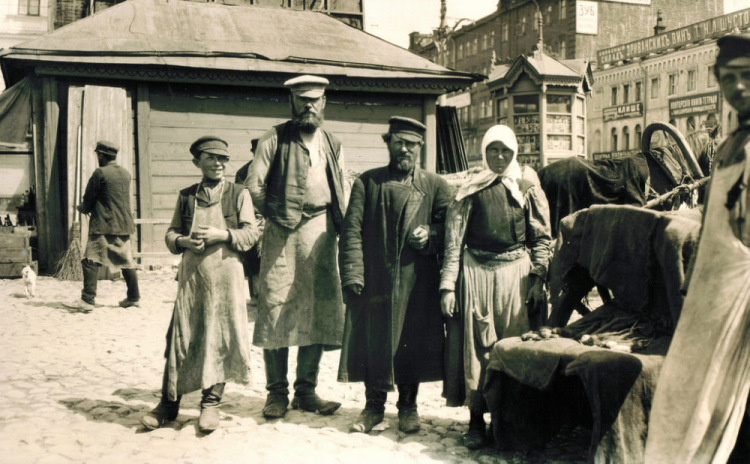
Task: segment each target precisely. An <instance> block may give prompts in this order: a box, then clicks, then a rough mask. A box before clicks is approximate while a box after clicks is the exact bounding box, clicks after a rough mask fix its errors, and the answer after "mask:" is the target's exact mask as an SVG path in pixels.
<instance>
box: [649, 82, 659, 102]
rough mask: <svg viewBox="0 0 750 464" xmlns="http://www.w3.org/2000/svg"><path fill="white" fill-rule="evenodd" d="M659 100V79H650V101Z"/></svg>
mask: <svg viewBox="0 0 750 464" xmlns="http://www.w3.org/2000/svg"><path fill="white" fill-rule="evenodd" d="M655 98H659V78H658V77H654V78H653V79H651V99H652V100H653V99H655Z"/></svg>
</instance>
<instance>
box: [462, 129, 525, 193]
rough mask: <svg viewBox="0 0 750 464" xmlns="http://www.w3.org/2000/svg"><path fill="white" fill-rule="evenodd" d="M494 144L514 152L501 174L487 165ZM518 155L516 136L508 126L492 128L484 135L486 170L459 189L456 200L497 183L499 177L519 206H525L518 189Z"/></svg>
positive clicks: (483, 154)
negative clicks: (489, 147) (498, 143)
mask: <svg viewBox="0 0 750 464" xmlns="http://www.w3.org/2000/svg"><path fill="white" fill-rule="evenodd" d="M492 142H501V143H502V144H503V145H505V146H506V147H508V148H510V149H511V150H513V158H512V159H511V161H510V163H508V165H507V166H506V167H505V170H504V171H503V172H501V173H499V174H498V173H496V172H494V171H492V170H491V169H490V167H489V165H488V164H487V147H488V146H489V145H490V144H491V143H492ZM517 155H518V141H516V134H514V133H513V130H512V129H511V128H510V127H508V126H503V125H497V126H492V127H490V128H489V129H488V130H487V132H486V133H485V134H484V138H483V139H482V163H483V165H484V170H483V171H481V172H479V173H477V174H476V175H475V176H474V177H473V178H472V179H471V180H470V181H469V182H468V183H466V185H463V186H462V187H461V188H459V189H458V193H457V194H456V200H458V201H460V200H462V199H464V198H466V197H467V196H469V195H471V194H473V193H475V192H477V191H479V190H481V189H483V188H485V187H487V186H488V185H490V184H491V183H493V182H494V181H495V179H497V178H498V177H501V178H502V183H503V185H505V186H506V187H507V188H508V191H509V192H510V194H511V196H512V197H513V198H514V199H515V200H516V201H517V202H518V204H519V205H521V206H524V204H525V202H524V199H523V195H522V194H521V189H520V188H519V187H518V179H520V178H521V166H520V165H519V164H518V161H517V160H516V156H517Z"/></svg>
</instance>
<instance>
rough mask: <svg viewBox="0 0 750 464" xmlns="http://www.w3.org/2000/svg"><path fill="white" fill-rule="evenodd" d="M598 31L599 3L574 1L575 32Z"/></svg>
mask: <svg viewBox="0 0 750 464" xmlns="http://www.w3.org/2000/svg"><path fill="white" fill-rule="evenodd" d="M598 33H599V4H598V3H596V2H589V1H585V0H579V1H578V2H577V3H576V34H594V35H596V34H598Z"/></svg>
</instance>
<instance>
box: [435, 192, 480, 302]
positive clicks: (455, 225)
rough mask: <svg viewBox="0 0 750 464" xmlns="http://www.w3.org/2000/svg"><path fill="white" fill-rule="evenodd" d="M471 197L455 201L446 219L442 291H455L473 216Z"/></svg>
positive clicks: (441, 275) (441, 274)
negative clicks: (467, 230) (466, 237)
mask: <svg viewBox="0 0 750 464" xmlns="http://www.w3.org/2000/svg"><path fill="white" fill-rule="evenodd" d="M472 204H473V202H472V201H471V197H467V198H464V199H462V200H460V201H455V200H454V201H453V202H452V203H451V205H450V206H449V207H448V212H447V213H446V218H445V259H444V260H443V269H442V270H441V271H440V290H450V291H454V290H455V289H456V280H457V279H458V271H459V265H460V262H461V252H462V251H463V245H464V235H465V234H466V224H467V222H468V220H469V214H471V207H472Z"/></svg>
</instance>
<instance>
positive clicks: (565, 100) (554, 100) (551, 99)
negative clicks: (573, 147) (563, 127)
mask: <svg viewBox="0 0 750 464" xmlns="http://www.w3.org/2000/svg"><path fill="white" fill-rule="evenodd" d="M571 107H572V103H571V98H570V97H569V96H567V95H551V94H547V112H548V113H570V110H571ZM568 132H570V131H568Z"/></svg>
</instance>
